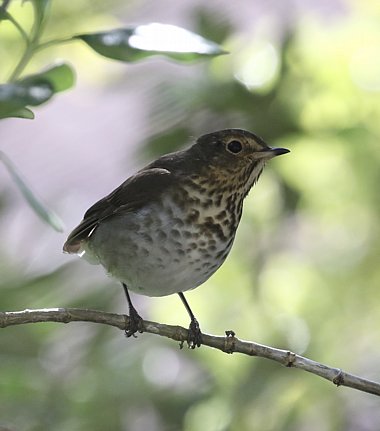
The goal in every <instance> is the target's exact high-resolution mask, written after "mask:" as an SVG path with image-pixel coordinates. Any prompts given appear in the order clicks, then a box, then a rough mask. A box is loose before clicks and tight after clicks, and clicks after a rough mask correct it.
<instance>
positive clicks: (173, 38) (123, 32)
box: [74, 23, 226, 62]
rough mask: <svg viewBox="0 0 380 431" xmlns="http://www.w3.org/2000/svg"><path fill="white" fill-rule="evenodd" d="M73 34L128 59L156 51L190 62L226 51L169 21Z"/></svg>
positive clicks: (112, 55)
mask: <svg viewBox="0 0 380 431" xmlns="http://www.w3.org/2000/svg"><path fill="white" fill-rule="evenodd" d="M74 37H75V38H78V39H81V40H83V41H84V42H86V43H87V45H89V46H90V47H91V48H92V49H93V50H94V51H96V52H97V53H99V54H101V55H104V56H105V57H108V58H112V59H114V60H120V61H125V62H132V61H137V60H141V59H143V58H146V57H150V56H153V55H163V56H166V57H169V58H172V59H174V60H177V61H181V62H189V61H193V60H197V59H199V58H202V57H212V56H217V55H221V54H226V51H223V49H222V48H221V47H220V46H219V45H217V44H216V43H214V42H211V41H210V40H207V39H205V38H203V37H202V36H199V35H198V34H195V33H192V32H190V31H188V30H185V29H183V28H181V27H177V26H174V25H168V24H158V23H152V24H146V25H139V26H137V27H133V28H122V29H115V30H110V31H107V32H101V33H90V34H82V35H78V36H74Z"/></svg>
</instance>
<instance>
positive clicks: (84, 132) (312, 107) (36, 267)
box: [0, 0, 380, 431]
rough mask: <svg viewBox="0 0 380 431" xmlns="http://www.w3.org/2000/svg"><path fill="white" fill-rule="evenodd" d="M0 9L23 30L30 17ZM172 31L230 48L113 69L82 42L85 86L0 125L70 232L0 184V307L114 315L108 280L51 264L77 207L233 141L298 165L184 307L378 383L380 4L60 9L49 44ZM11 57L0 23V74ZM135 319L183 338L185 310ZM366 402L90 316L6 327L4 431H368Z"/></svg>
mask: <svg viewBox="0 0 380 431" xmlns="http://www.w3.org/2000/svg"><path fill="white" fill-rule="evenodd" d="M9 10H10V12H12V13H14V14H15V15H17V16H18V18H19V20H20V22H22V23H23V24H24V25H25V26H26V27H27V26H28V23H29V20H30V13H31V9H30V4H28V3H26V4H24V5H23V6H22V5H21V2H18V1H14V2H13V3H12V4H11V7H10V9H9ZM148 22H164V23H170V24H176V25H180V26H182V27H185V28H187V29H189V30H192V31H195V32H197V33H199V34H202V35H203V36H204V37H207V38H209V39H211V40H214V41H216V42H218V43H220V44H221V45H222V46H223V47H224V48H225V49H227V50H228V51H229V52H230V54H229V55H226V56H221V57H218V58H215V59H211V60H206V61H201V62H196V63H194V64H191V65H180V64H177V63H174V62H170V61H168V60H165V59H160V58H154V59H149V60H146V61H144V62H141V63H136V64H130V65H126V64H123V63H118V62H113V61H111V60H107V59H105V58H102V57H99V56H97V55H96V54H94V53H93V52H91V51H90V50H88V49H87V48H86V47H85V46H84V45H82V44H81V43H80V42H76V43H71V44H68V45H62V46H59V47H54V48H52V49H50V50H45V51H41V53H40V54H39V55H38V56H36V57H35V58H34V59H33V61H32V62H31V64H30V66H29V68H28V69H27V72H30V73H33V72H35V70H36V69H38V68H40V67H42V66H43V65H44V64H46V63H47V62H49V61H51V60H54V59H57V58H63V59H65V60H67V61H69V62H71V64H72V65H73V66H74V68H75V69H76V71H77V86H76V87H75V88H74V89H72V90H70V91H68V92H66V93H63V94H59V95H57V96H56V97H55V98H54V100H53V101H51V102H49V103H47V104H46V105H43V106H41V107H39V108H37V109H35V113H36V119H35V120H33V121H28V120H20V119H7V120H2V121H1V122H0V150H2V151H4V152H5V153H6V154H7V155H8V156H9V157H10V158H11V159H12V160H13V162H14V163H15V164H16V165H17V166H18V168H19V169H20V171H21V172H22V173H23V174H24V176H25V177H26V178H27V179H28V182H29V184H30V185H31V186H32V187H33V188H34V189H35V190H36V191H37V193H38V194H39V196H40V197H42V199H43V200H44V201H45V202H46V203H47V204H48V205H49V206H50V207H52V208H54V210H55V211H56V212H57V213H58V214H59V215H60V216H61V217H62V218H63V220H64V221H65V223H66V225H67V228H66V231H65V233H64V234H58V233H56V232H54V231H53V230H52V229H51V228H49V227H48V226H46V225H45V224H43V223H42V222H41V221H40V220H39V219H38V218H37V217H36V216H35V215H34V213H33V212H32V211H31V210H30V208H29V207H28V206H27V204H26V203H25V202H24V200H23V199H22V197H21V196H20V194H19V192H18V190H17V188H16V187H15V185H14V184H13V183H12V181H11V179H10V178H9V176H8V174H7V173H6V172H5V169H3V168H1V170H0V237H1V242H0V274H1V277H0V304H1V310H3V311H8V310H9V311H10V310H21V309H25V308H43V307H64V306H67V307H81V308H96V309H100V310H106V311H110V312H125V310H126V304H125V303H124V297H123V292H122V290H121V288H120V287H119V285H118V283H117V282H115V281H113V280H110V279H108V278H107V277H106V275H105V274H104V272H103V271H102V270H101V268H97V267H93V266H90V265H88V264H87V263H86V262H81V261H79V260H77V259H75V258H73V257H71V256H66V255H63V254H62V253H61V247H62V243H63V242H64V239H65V236H66V235H67V234H68V233H69V231H70V230H71V228H72V227H73V226H74V225H76V224H77V223H78V222H79V221H80V219H81V217H82V215H83V213H84V211H85V210H86V209H87V207H88V206H90V205H91V204H92V203H93V202H94V201H95V200H97V199H99V198H101V197H102V196H104V195H105V194H106V193H108V192H109V191H111V190H112V189H113V188H114V187H116V186H117V185H118V184H120V183H121V182H122V181H123V180H124V179H125V178H126V177H127V176H129V175H131V174H132V173H133V172H134V171H135V170H136V169H137V168H138V167H141V166H142V165H143V164H144V163H146V162H148V161H150V160H151V159H152V158H154V157H156V156H158V155H161V154H162V153H164V152H167V151H170V150H174V149H177V148H180V147H183V146H184V145H186V143H189V142H191V140H192V139H193V137H197V136H199V135H201V134H202V133H205V132H210V131H213V130H217V129H221V128H230V127H241V128H246V129H248V130H252V131H254V132H256V133H257V134H259V135H261V136H262V137H263V138H264V139H265V140H266V141H267V142H268V144H270V145H272V146H283V147H286V148H289V149H290V150H291V153H290V154H289V155H288V156H286V157H281V158H278V160H275V161H273V162H271V163H270V164H269V166H268V167H267V168H266V170H265V172H264V174H263V175H262V177H261V178H260V181H259V183H258V184H257V185H256V186H255V187H254V189H253V190H252V191H251V193H250V195H249V196H248V198H247V199H246V202H245V208H244V214H243V219H242V222H241V225H240V228H239V231H238V235H237V238H236V242H235V246H234V248H233V251H232V253H231V255H230V257H229V258H228V260H227V262H226V263H225V264H224V265H223V267H222V268H221V269H220V270H219V271H218V272H217V274H216V275H214V276H213V277H212V278H211V279H210V280H209V281H207V282H206V283H205V284H204V285H203V286H202V287H200V288H199V289H197V290H195V291H193V292H190V293H189V294H188V295H187V298H188V300H189V302H190V304H191V306H192V308H193V311H194V313H195V314H196V315H197V317H198V318H199V320H200V323H201V327H202V329H203V330H204V331H205V332H207V333H212V334H216V335H221V334H223V332H224V330H226V329H231V328H232V329H234V330H235V332H236V333H237V336H238V337H240V338H243V339H248V340H252V341H256V342H259V343H264V344H267V345H272V346H275V347H280V348H284V349H290V350H293V351H295V352H296V353H299V354H302V355H305V356H307V357H309V358H312V359H314V360H316V361H319V362H322V363H326V364H328V365H331V366H335V367H339V368H342V369H344V370H345V371H348V372H351V373H353V374H357V375H360V376H362V377H366V378H369V379H372V380H377V381H380V365H379V364H380V350H379V344H380V335H379V328H380V313H379V309H380V295H379V285H380V265H379V263H380V262H379V260H380V259H379V258H380V227H379V226H380V223H379V212H380V193H379V186H380V146H379V142H380V121H379V118H380V3H379V2H377V1H373V0H360V1H359V0H356V1H355V0H331V1H327V0H325V1H322V0H308V1H305V2H301V1H296V0H284V1H280V0H279V1H272V2H267V1H265V0H255V1H249V0H245V1H244V0H242V1H239V2H235V3H234V2H230V1H228V0H219V1H217V0H211V1H209V2H207V4H206V3H205V2H202V1H190V0H186V1H181V2H173V1H169V0H165V1H153V0H141V1H117V0H108V1H90V0H78V1H76V2H65V1H63V0H56V1H54V2H52V10H51V16H50V18H49V21H48V23H47V27H46V32H45V35H46V37H48V38H53V37H59V38H62V37H67V36H71V35H72V34H74V33H85V32H89V31H101V30H105V29H109V28H115V27H120V26H123V25H126V24H140V23H148ZM21 49H22V44H21V42H20V40H19V37H18V35H17V34H16V33H15V31H14V29H13V28H12V26H11V25H10V24H9V23H5V22H3V23H1V24H0V81H1V82H4V81H5V80H6V78H7V77H8V76H9V74H10V72H11V70H12V68H13V67H14V65H15V63H16V62H17V59H18V58H19V56H20V52H21ZM134 300H135V301H134V302H135V304H136V307H137V309H138V310H139V311H140V313H141V314H142V315H143V316H144V317H146V318H148V319H150V320H157V321H160V322H162V323H169V324H181V325H184V326H187V325H188V318H187V315H186V312H185V310H184V308H183V306H182V305H181V304H180V301H179V299H178V298H177V297H175V296H173V297H165V298H144V297H140V296H134ZM379 424H380V409H379V399H378V398H376V397H375V396H372V395H369V394H364V393H361V392H358V391H354V390H351V389H348V388H343V387H342V388H339V389H337V388H335V387H334V386H333V385H332V384H331V383H329V382H327V381H324V380H322V379H320V378H318V377H316V376H313V375H309V374H307V373H304V372H302V371H300V370H295V369H285V368H282V367H281V366H279V365H278V364H275V363H271V362H269V361H266V360H263V359H257V358H248V357H244V356H242V355H238V354H234V355H226V354H223V353H221V352H219V351H215V350H212V349H208V348H205V347H201V348H200V349H197V350H194V351H190V350H187V349H183V350H179V348H178V345H177V344H176V343H174V342H171V341H169V340H166V339H163V338H159V337H155V336H152V335H148V334H143V335H140V336H139V337H138V339H136V340H135V339H125V338H124V336H123V333H122V332H121V331H118V330H116V329H113V328H108V327H101V326H97V325H93V324H87V323H72V324H70V325H62V324H52V323H46V324H38V325H25V326H20V327H9V328H5V329H2V330H1V332H0V427H1V426H4V427H8V428H9V429H11V430H17V431H18V430H25V431H37V430H56V431H77V430H78V431H79V430H94V431H100V430H102V431H103V430H126V431H129V430H131V431H145V430H151V431H169V430H173V431H174V430H185V431H196V430H207V431H222V430H233V431H246V430H247V431H248V430H260V431H267V430H281V431H282V430H289V431H290V430H292V431H293V430H296V431H304V430H308V431H314V430H315V431H325V430H326V431H327V430H345V431H346V430H355V431H376V430H378V429H379Z"/></svg>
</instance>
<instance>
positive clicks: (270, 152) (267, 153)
mask: <svg viewBox="0 0 380 431" xmlns="http://www.w3.org/2000/svg"><path fill="white" fill-rule="evenodd" d="M286 153H290V150H287V149H286V148H270V147H269V148H267V149H265V150H263V151H260V152H258V153H256V156H258V158H260V159H267V160H269V159H272V158H273V157H277V156H281V155H282V154H286Z"/></svg>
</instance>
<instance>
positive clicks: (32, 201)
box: [0, 151, 64, 232]
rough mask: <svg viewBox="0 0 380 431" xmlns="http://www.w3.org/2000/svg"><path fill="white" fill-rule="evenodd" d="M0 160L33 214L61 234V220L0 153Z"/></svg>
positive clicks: (62, 227) (0, 152)
mask: <svg viewBox="0 0 380 431" xmlns="http://www.w3.org/2000/svg"><path fill="white" fill-rule="evenodd" d="M0 160H1V161H2V162H3V163H4V165H5V167H6V168H7V170H8V172H9V174H10V175H11V177H12V179H13V181H14V182H15V184H16V185H17V187H18V188H19V190H20V192H21V193H22V194H23V196H24V198H25V199H26V200H27V202H28V203H29V205H30V206H31V207H32V209H33V210H34V211H35V213H36V214H37V215H38V216H39V217H40V218H41V219H42V220H44V221H45V222H46V223H48V224H49V225H50V226H51V227H53V228H54V229H55V230H56V231H58V232H63V229H64V225H63V222H62V221H61V219H60V218H59V217H58V216H57V215H56V214H55V213H54V212H53V211H51V210H49V209H48V208H47V207H46V206H45V205H44V204H43V203H42V202H41V201H40V200H39V199H38V198H37V197H36V195H35V194H34V193H33V191H32V190H31V188H30V187H29V186H28V185H27V184H26V182H25V181H24V180H23V179H22V177H21V175H20V173H19V172H18V171H17V169H16V167H15V165H14V164H13V163H12V162H11V161H10V160H9V158H8V157H7V156H6V155H5V154H4V153H3V152H2V151H0Z"/></svg>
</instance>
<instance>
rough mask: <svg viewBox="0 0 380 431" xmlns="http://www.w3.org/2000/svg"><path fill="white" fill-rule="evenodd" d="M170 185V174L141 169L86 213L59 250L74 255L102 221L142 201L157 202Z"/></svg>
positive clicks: (135, 208)
mask: <svg viewBox="0 0 380 431" xmlns="http://www.w3.org/2000/svg"><path fill="white" fill-rule="evenodd" d="M174 182H175V181H174V179H173V174H172V173H171V172H170V171H168V170H167V169H161V168H151V169H146V170H142V171H140V172H138V173H137V174H136V175H134V176H133V177H130V178H128V179H127V180H126V181H125V182H124V183H123V184H121V185H120V186H119V187H118V188H117V189H115V190H114V191H113V192H112V193H110V194H109V195H108V196H106V197H105V198H103V199H101V200H100V201H98V202H96V203H95V204H94V205H93V206H92V207H91V208H89V209H88V210H87V211H86V213H85V215H84V217H83V220H82V221H81V222H80V224H79V225H78V226H77V227H76V228H75V229H74V230H73V231H72V232H71V234H70V235H69V237H68V238H67V240H66V242H65V244H64V246H63V250H64V251H65V252H67V253H77V252H78V251H79V249H80V247H81V242H82V241H83V240H85V239H87V238H88V237H89V236H90V235H91V234H92V232H93V231H94V230H95V229H96V228H97V226H98V225H99V223H101V222H102V221H103V220H104V219H106V218H108V217H111V216H113V215H115V214H120V212H129V211H136V210H138V209H139V208H141V207H142V206H143V205H144V204H145V203H146V202H151V201H153V200H155V199H157V198H158V197H159V196H160V195H161V193H162V192H163V191H164V190H166V189H167V188H168V187H169V186H170V185H171V184H173V183H174Z"/></svg>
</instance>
